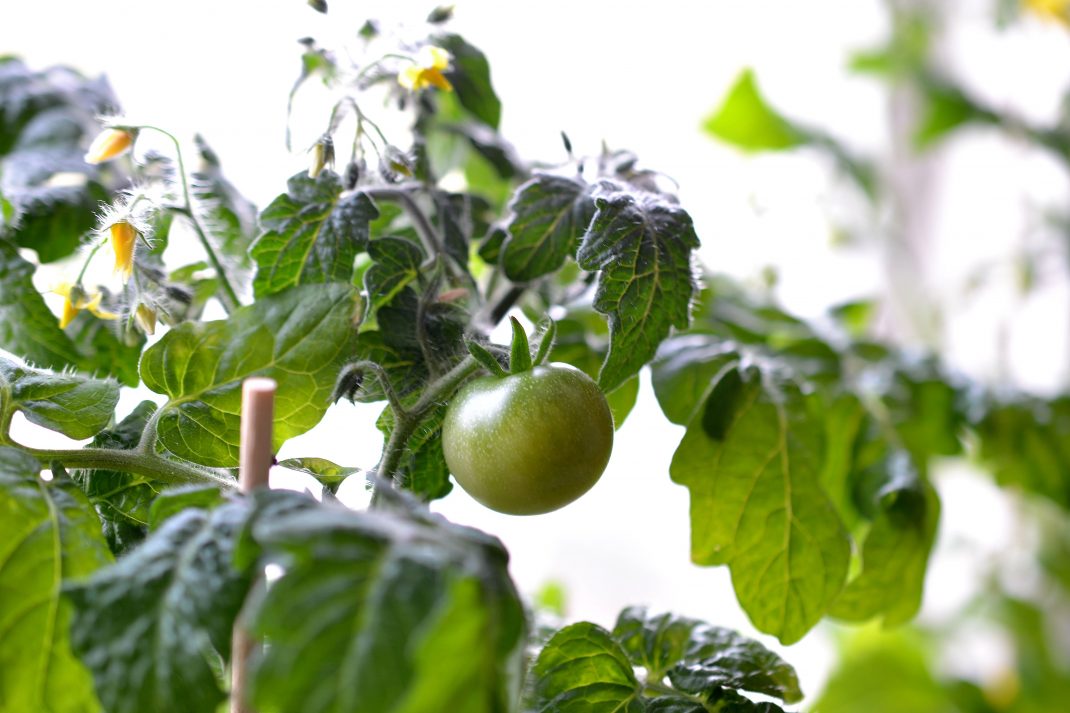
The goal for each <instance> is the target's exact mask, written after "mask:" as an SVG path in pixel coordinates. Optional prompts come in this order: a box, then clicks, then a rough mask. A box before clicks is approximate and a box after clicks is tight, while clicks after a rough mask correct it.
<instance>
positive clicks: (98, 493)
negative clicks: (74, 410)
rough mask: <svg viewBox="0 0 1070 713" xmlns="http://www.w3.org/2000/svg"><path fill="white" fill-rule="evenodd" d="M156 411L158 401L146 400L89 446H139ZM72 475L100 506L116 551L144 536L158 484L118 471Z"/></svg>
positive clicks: (111, 543) (126, 448)
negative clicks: (142, 435)
mask: <svg viewBox="0 0 1070 713" xmlns="http://www.w3.org/2000/svg"><path fill="white" fill-rule="evenodd" d="M155 412H156V404H154V403H152V402H151V401H142V402H141V403H140V404H138V405H137V406H136V407H135V408H134V410H133V411H131V412H130V414H129V415H128V416H127V417H126V418H124V419H123V420H122V421H120V422H119V423H118V424H116V425H115V426H114V427H112V428H109V429H107V430H105V431H101V432H100V433H98V434H97V435H96V437H95V438H93V440H92V442H90V444H89V445H90V446H92V447H94V448H115V449H119V450H130V449H132V448H136V447H137V445H138V443H140V441H141V434H142V432H143V431H144V430H145V424H146V423H148V421H149V419H150V418H152V415H153V414H154V413H155ZM71 478H72V479H74V481H75V482H76V483H78V485H80V486H81V488H82V490H83V491H84V492H85V494H86V496H87V497H88V498H89V501H90V502H91V503H93V506H94V507H95V508H96V509H97V514H98V515H100V519H101V524H102V525H103V528H104V537H105V539H107V541H108V545H109V546H110V547H111V549H112V551H113V552H115V553H117V554H118V553H121V552H123V551H125V550H126V549H128V548H129V547H131V546H133V545H135V544H137V543H138V542H140V541H141V540H142V539H144V537H145V533H146V532H147V529H146V526H147V525H148V523H149V512H150V508H151V506H152V503H153V500H154V499H155V498H156V495H157V493H158V491H159V486H158V485H157V484H156V483H154V482H153V481H152V480H151V479H148V478H144V477H142V476H139V475H134V474H132V473H125V472H122V471H115V470H72V471H71Z"/></svg>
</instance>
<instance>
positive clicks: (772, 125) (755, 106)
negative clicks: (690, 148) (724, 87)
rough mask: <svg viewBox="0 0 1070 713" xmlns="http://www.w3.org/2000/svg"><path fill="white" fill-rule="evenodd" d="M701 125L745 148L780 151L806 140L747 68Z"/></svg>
mask: <svg viewBox="0 0 1070 713" xmlns="http://www.w3.org/2000/svg"><path fill="white" fill-rule="evenodd" d="M703 128H704V129H705V130H706V132H707V133H709V134H711V135H713V136H715V137H716V138H718V139H720V140H722V141H725V142H727V143H729V144H732V145H733V146H736V147H738V148H741V149H743V150H744V151H782V150H784V149H790V148H795V147H796V146H800V145H802V144H804V143H806V136H805V133H804V132H802V131H801V130H800V129H798V128H796V127H795V126H793V125H792V124H791V123H790V122H789V121H788V120H787V119H785V118H784V117H783V116H781V115H780V114H779V113H777V111H776V110H775V109H773V108H772V107H771V106H769V104H768V103H767V102H766V100H765V97H763V96H762V94H761V91H760V90H759V89H758V81H757V79H755V76H754V72H753V71H752V70H750V69H746V70H744V71H743V72H742V73H740V75H739V77H737V78H736V81H735V83H734V84H733V85H732V88H731V89H730V90H728V95H727V96H726V97H725V99H724V101H723V102H722V103H721V106H720V107H718V109H717V110H716V111H714V113H713V114H712V115H711V116H710V117H709V118H708V119H706V121H705V123H704V124H703Z"/></svg>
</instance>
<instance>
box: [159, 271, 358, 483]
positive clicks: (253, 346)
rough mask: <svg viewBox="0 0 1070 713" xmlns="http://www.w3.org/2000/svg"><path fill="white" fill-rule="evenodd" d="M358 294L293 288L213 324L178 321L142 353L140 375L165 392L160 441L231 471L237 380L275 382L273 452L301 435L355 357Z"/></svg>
mask: <svg viewBox="0 0 1070 713" xmlns="http://www.w3.org/2000/svg"><path fill="white" fill-rule="evenodd" d="M361 311H362V306H361V299H360V295H359V294H358V293H357V292H356V291H355V290H354V289H353V288H352V287H350V286H349V285H340V284H325V285H306V286H301V287H295V288H292V289H289V290H287V291H285V292H282V293H279V294H277V295H272V296H270V297H262V298H260V299H258V300H257V301H256V302H255V303H253V304H252V305H249V306H246V307H242V308H240V309H238V310H235V311H234V312H233V313H232V314H231V315H230V316H229V317H228V318H227V319H225V320H220V321H215V322H196V323H194V322H185V323H183V324H181V325H179V326H178V327H175V328H174V329H172V330H171V331H170V332H168V333H167V334H165V335H164V337H163V338H162V339H161V340H160V341H159V342H157V343H156V344H155V345H153V346H152V347H151V348H149V349H148V350H147V351H146V352H145V355H144V356H143V357H142V360H141V378H142V380H143V381H144V382H145V385H146V386H147V387H148V388H150V389H152V390H153V391H155V392H157V393H161V394H166V395H167V396H168V397H169V401H168V402H167V403H166V404H164V405H163V406H162V407H161V414H160V417H159V423H158V427H157V433H158V441H157V442H158V443H159V444H160V445H163V446H164V447H165V448H167V450H169V451H171V452H172V453H174V454H175V455H177V456H179V457H180V458H185V459H187V460H191V461H193V462H195V463H200V464H202V465H209V466H219V467H232V466H235V465H237V464H238V443H239V440H240V438H239V436H240V415H239V410H240V409H239V406H240V403H241V386H242V381H244V380H245V379H246V378H248V377H250V376H266V377H269V378H272V379H274V380H275V381H276V383H277V384H278V391H277V392H276V397H275V398H276V400H275V423H274V445H275V448H276V450H277V449H278V447H279V446H281V445H282V443H283V442H285V441H286V440H287V439H289V438H292V437H293V436H296V435H298V434H301V433H304V432H305V431H307V430H308V429H310V428H312V427H313V426H315V425H316V423H318V422H319V420H320V418H322V417H323V414H324V412H326V410H327V407H328V406H329V405H330V397H331V394H332V392H333V390H334V385H335V379H336V378H337V376H338V370H339V369H340V368H341V366H342V364H343V363H344V362H345V361H347V360H348V359H350V358H352V356H353V355H354V353H355V342H356V323H357V321H359V317H360V315H361Z"/></svg>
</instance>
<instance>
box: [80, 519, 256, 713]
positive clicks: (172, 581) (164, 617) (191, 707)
mask: <svg viewBox="0 0 1070 713" xmlns="http://www.w3.org/2000/svg"><path fill="white" fill-rule="evenodd" d="M248 511H249V507H248V504H247V503H242V502H234V503H229V504H227V505H223V506H220V507H218V508H216V509H215V510H214V511H212V512H211V513H210V514H209V513H205V512H204V511H203V510H196V509H187V510H184V511H182V512H181V513H179V514H178V515H177V516H175V517H173V518H171V519H170V520H168V521H167V522H166V523H164V525H163V526H162V527H160V529H158V530H156V531H155V532H154V533H153V534H152V535H150V536H149V538H148V539H147V540H145V542H144V543H143V544H142V545H141V546H139V547H138V548H136V549H134V550H132V551H130V552H129V553H128V554H127V555H126V556H125V557H123V558H122V559H120V560H119V561H118V562H117V563H116V564H114V565H112V566H111V567H107V568H105V569H101V570H99V571H97V572H96V573H95V574H94V575H93V576H92V577H91V578H89V579H88V580H87V581H85V582H84V583H80V584H75V585H70V586H68V587H67V589H66V593H67V596H68V597H69V598H70V600H71V601H72V602H73V603H74V618H73V620H72V623H71V645H72V648H73V649H74V650H75V651H76V652H77V653H78V655H79V656H80V657H81V659H82V660H83V661H85V662H86V665H87V666H88V667H89V668H90V670H91V671H92V673H93V679H94V682H95V684H96V690H97V695H99V696H100V700H101V703H103V704H104V707H105V709H107V711H108V713H144V711H154V713H169V712H171V711H174V713H202V712H203V713H215V711H216V707H217V706H218V705H219V703H220V702H221V701H223V700H224V699H225V698H226V694H225V693H224V692H223V691H222V690H221V689H220V685H219V680H218V678H217V676H216V670H217V661H218V659H217V657H222V659H223V660H224V661H225V660H226V659H227V658H228V657H229V655H230V637H231V630H232V628H233V626H234V619H235V617H236V616H237V614H238V610H239V609H240V608H241V605H242V602H243V601H244V599H245V596H246V593H247V591H248V589H249V586H250V582H251V575H250V573H249V572H244V573H243V572H239V571H238V570H236V569H235V568H234V566H233V564H232V559H233V554H234V544H235V540H236V537H237V535H238V532H239V531H240V529H241V527H242V526H243V523H244V521H245V518H246V517H247V515H248Z"/></svg>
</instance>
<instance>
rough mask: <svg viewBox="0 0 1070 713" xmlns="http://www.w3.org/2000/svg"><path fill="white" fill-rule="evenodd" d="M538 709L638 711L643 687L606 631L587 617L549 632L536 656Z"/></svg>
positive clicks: (543, 712) (549, 712)
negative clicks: (549, 635) (582, 620)
mask: <svg viewBox="0 0 1070 713" xmlns="http://www.w3.org/2000/svg"><path fill="white" fill-rule="evenodd" d="M532 675H533V676H534V677H535V689H534V694H533V704H534V705H533V710H534V711H537V712H538V713H589V712H591V711H607V712H610V711H612V712H616V713H643V711H644V710H645V709H646V707H645V706H644V704H643V699H642V697H641V693H642V686H641V685H640V684H639V681H638V680H637V679H636V677H635V672H634V671H633V670H632V664H631V662H630V661H629V660H628V657H627V656H626V655H625V653H624V651H623V650H622V649H621V647H620V645H619V644H617V642H616V641H614V640H613V638H612V637H611V636H610V634H609V632H608V631H606V630H605V629H603V628H602V627H600V626H598V625H597V624H591V623H588V622H580V623H578V624H573V625H571V626H567V627H565V628H564V629H562V630H561V631H559V632H557V633H556V634H554V636H553V638H551V639H550V640H549V641H548V642H547V643H546V646H544V647H543V649H542V651H541V652H539V658H538V659H537V660H536V661H535V668H534V669H533V670H532Z"/></svg>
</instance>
